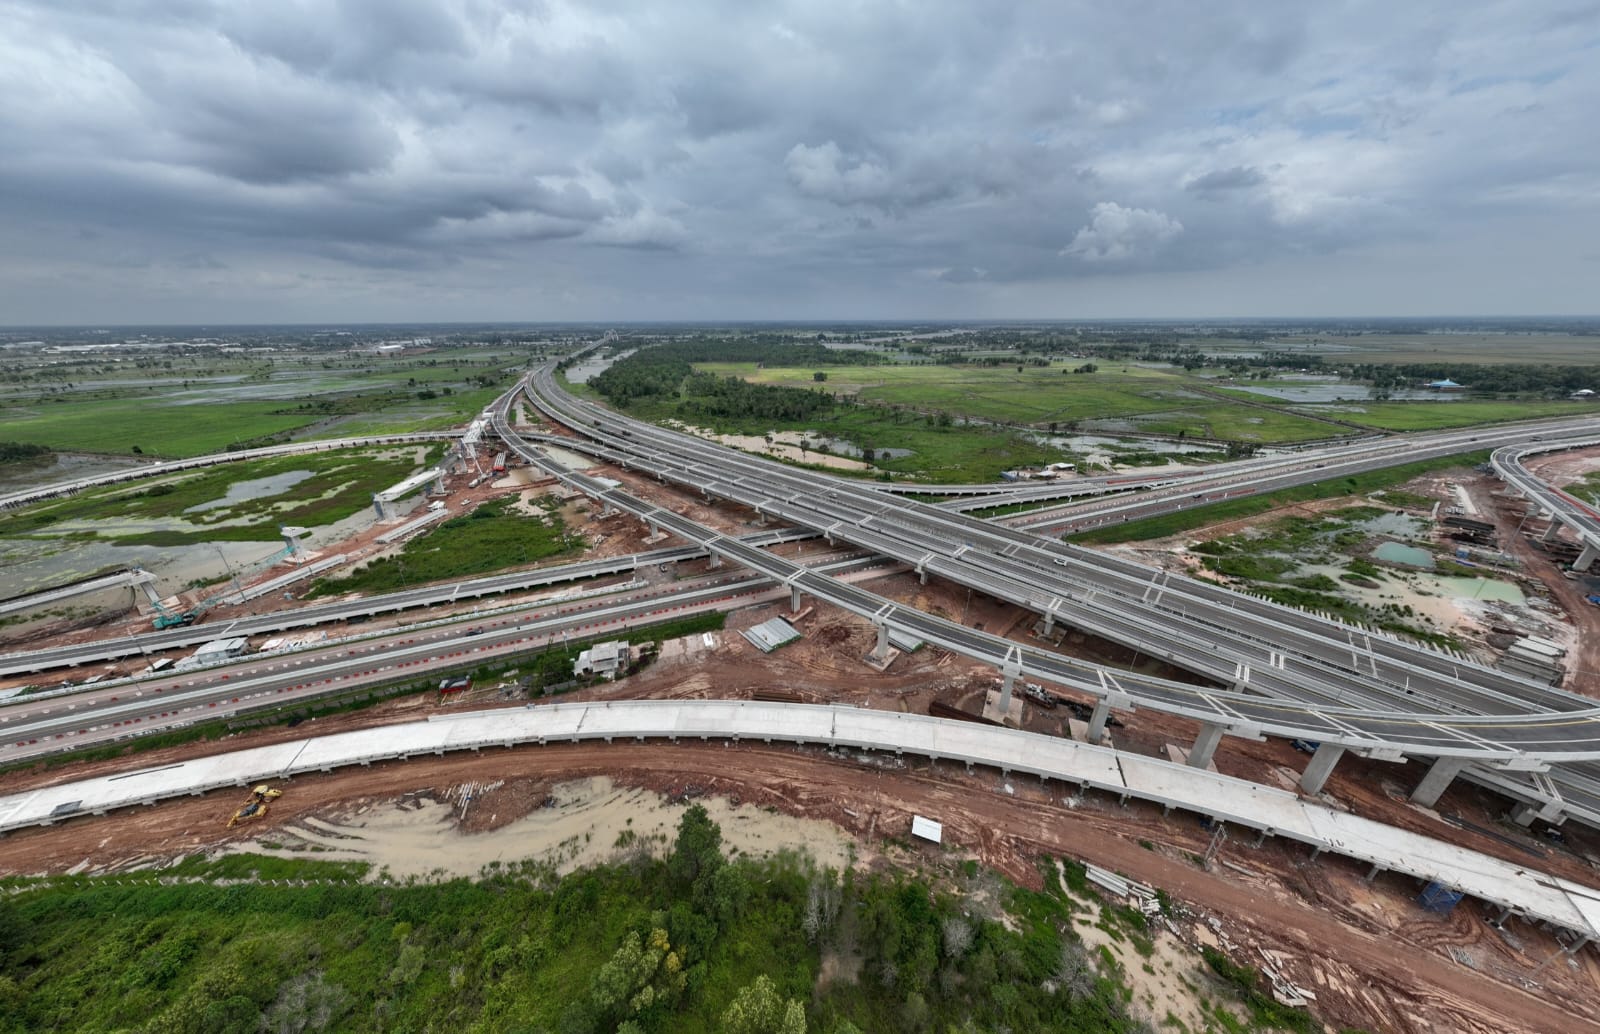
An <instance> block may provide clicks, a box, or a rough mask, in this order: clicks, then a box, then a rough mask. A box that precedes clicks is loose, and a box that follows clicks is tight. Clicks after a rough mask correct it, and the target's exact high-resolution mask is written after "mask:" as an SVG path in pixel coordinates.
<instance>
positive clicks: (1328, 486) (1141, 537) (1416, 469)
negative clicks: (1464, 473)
mask: <svg viewBox="0 0 1600 1034" xmlns="http://www.w3.org/2000/svg"><path fill="white" fill-rule="evenodd" d="M1488 460H1489V454H1488V453H1487V452H1468V453H1462V454H1461V455H1459V456H1441V457H1439V458H1438V459H1435V460H1423V461H1421V462H1418V463H1407V464H1405V465H1404V466H1399V467H1389V468H1388V469H1386V470H1374V471H1369V472H1368V473H1365V474H1357V475H1354V476H1351V477H1344V478H1335V479H1333V480H1329V481H1318V482H1316V483H1315V484H1310V485H1300V486H1298V487H1296V488H1285V489H1280V490H1278V491H1276V492H1269V493H1267V494H1265V495H1257V496H1249V497H1247V498H1243V499H1230V500H1227V501H1226V502H1221V503H1212V504H1211V505H1209V506H1196V507H1193V508H1192V509H1188V510H1182V511H1180V512H1178V513H1168V514H1162V515H1161V516H1159V517H1146V518H1145V519H1143V520H1138V521H1129V522H1128V523H1127V524H1118V525H1115V526H1111V527H1105V528H1097V529H1095V530H1093V531H1085V532H1080V533H1079V534H1076V535H1071V536H1068V538H1069V539H1070V541H1073V542H1083V543H1091V544H1109V543H1114V542H1142V541H1146V540H1148V539H1162V538H1166V537H1168V536H1169V535H1176V534H1178V533H1179V532H1184V531H1190V530H1193V529H1195V528H1205V527H1209V526H1210V525H1213V524H1221V523H1223V522H1225V521H1236V520H1239V519H1240V518H1242V517H1253V516H1255V515H1256V514H1259V513H1266V512H1267V511H1268V510H1276V509H1277V508H1278V507H1280V506H1287V505H1289V504H1290V503H1299V502H1306V501H1308V500H1311V499H1331V498H1333V497H1335V496H1341V495H1350V496H1355V495H1366V494H1367V493H1369V492H1376V491H1378V490H1379V489H1384V488H1391V487H1393V486H1395V485H1400V484H1404V483H1405V482H1407V481H1409V480H1411V479H1412V478H1414V477H1417V476H1418V475H1421V474H1426V473H1428V472H1430V471H1434V470H1449V469H1450V468H1452V467H1461V468H1471V467H1475V466H1477V465H1478V464H1480V463H1486V462H1488Z"/></svg>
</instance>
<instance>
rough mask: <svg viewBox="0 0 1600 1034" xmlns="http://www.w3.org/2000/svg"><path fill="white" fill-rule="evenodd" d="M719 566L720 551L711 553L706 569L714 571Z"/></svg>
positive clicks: (720, 562) (720, 563)
mask: <svg viewBox="0 0 1600 1034" xmlns="http://www.w3.org/2000/svg"><path fill="white" fill-rule="evenodd" d="M721 566H722V554H721V553H712V554H711V559H710V560H709V561H708V562H707V563H706V570H708V571H715V570H716V569H717V568H719V567H721Z"/></svg>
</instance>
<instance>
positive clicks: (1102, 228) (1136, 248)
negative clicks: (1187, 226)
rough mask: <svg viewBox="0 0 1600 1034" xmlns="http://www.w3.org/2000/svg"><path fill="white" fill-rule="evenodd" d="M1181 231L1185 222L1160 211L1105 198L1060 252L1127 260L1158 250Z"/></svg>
mask: <svg viewBox="0 0 1600 1034" xmlns="http://www.w3.org/2000/svg"><path fill="white" fill-rule="evenodd" d="M1182 232H1183V224H1182V223H1180V222H1178V220H1176V219H1173V218H1172V217H1171V216H1168V215H1165V214H1163V213H1161V212H1155V211H1152V210H1150V209H1148V208H1123V207H1122V206H1121V205H1119V204H1117V203H1116V202H1115V201H1102V202H1100V203H1099V204H1097V205H1095V206H1094V209H1093V211H1092V212H1091V213H1090V219H1089V225H1087V226H1085V227H1083V228H1082V229H1081V230H1079V231H1078V233H1077V236H1075V237H1073V238H1072V243H1071V244H1069V245H1067V246H1066V247H1065V248H1062V249H1061V254H1062V255H1065V256H1070V257H1072V258H1080V259H1083V260H1084V261H1085V262H1124V261H1127V260H1128V259H1133V258H1142V257H1145V256H1147V255H1151V254H1153V253H1155V252H1157V251H1159V250H1160V249H1161V248H1162V247H1163V246H1164V245H1165V244H1166V243H1167V242H1168V241H1170V240H1172V238H1174V237H1176V236H1177V235H1178V234H1180V233H1182Z"/></svg>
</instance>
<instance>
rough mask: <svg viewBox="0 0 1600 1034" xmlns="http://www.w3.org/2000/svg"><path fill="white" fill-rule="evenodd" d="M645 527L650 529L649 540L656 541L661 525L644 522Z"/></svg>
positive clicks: (653, 522) (659, 535)
mask: <svg viewBox="0 0 1600 1034" xmlns="http://www.w3.org/2000/svg"><path fill="white" fill-rule="evenodd" d="M645 527H647V528H649V529H650V537H651V538H653V539H658V538H660V537H661V525H659V524H657V523H656V522H655V521H646V522H645Z"/></svg>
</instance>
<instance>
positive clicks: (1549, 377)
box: [1347, 362, 1600, 395]
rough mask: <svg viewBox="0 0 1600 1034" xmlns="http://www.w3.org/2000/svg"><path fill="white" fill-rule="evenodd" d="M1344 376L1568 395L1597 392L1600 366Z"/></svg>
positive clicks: (1440, 367) (1465, 367) (1358, 371)
mask: <svg viewBox="0 0 1600 1034" xmlns="http://www.w3.org/2000/svg"><path fill="white" fill-rule="evenodd" d="M1347 376H1349V377H1350V378H1351V379H1352V380H1360V381H1369V382H1371V384H1372V385H1373V387H1375V388H1400V387H1409V386H1411V385H1413V384H1417V383H1420V382H1426V381H1437V380H1444V379H1445V378H1449V379H1451V380H1453V381H1455V382H1456V383H1457V384H1461V385H1463V386H1465V387H1466V388H1467V389H1468V390H1470V391H1473V392H1478V393H1486V394H1488V393H1493V394H1508V395H1531V394H1539V395H1570V394H1572V393H1573V392H1575V391H1579V390H1581V389H1583V388H1588V389H1590V390H1592V391H1600V366H1556V365H1552V364H1532V363H1504V364H1496V365H1479V364H1475V363H1461V364H1455V363H1437V362H1433V363H1397V364H1394V365H1390V364H1387V363H1360V364H1357V365H1355V366H1351V367H1350V368H1349V369H1348V371H1347Z"/></svg>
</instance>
